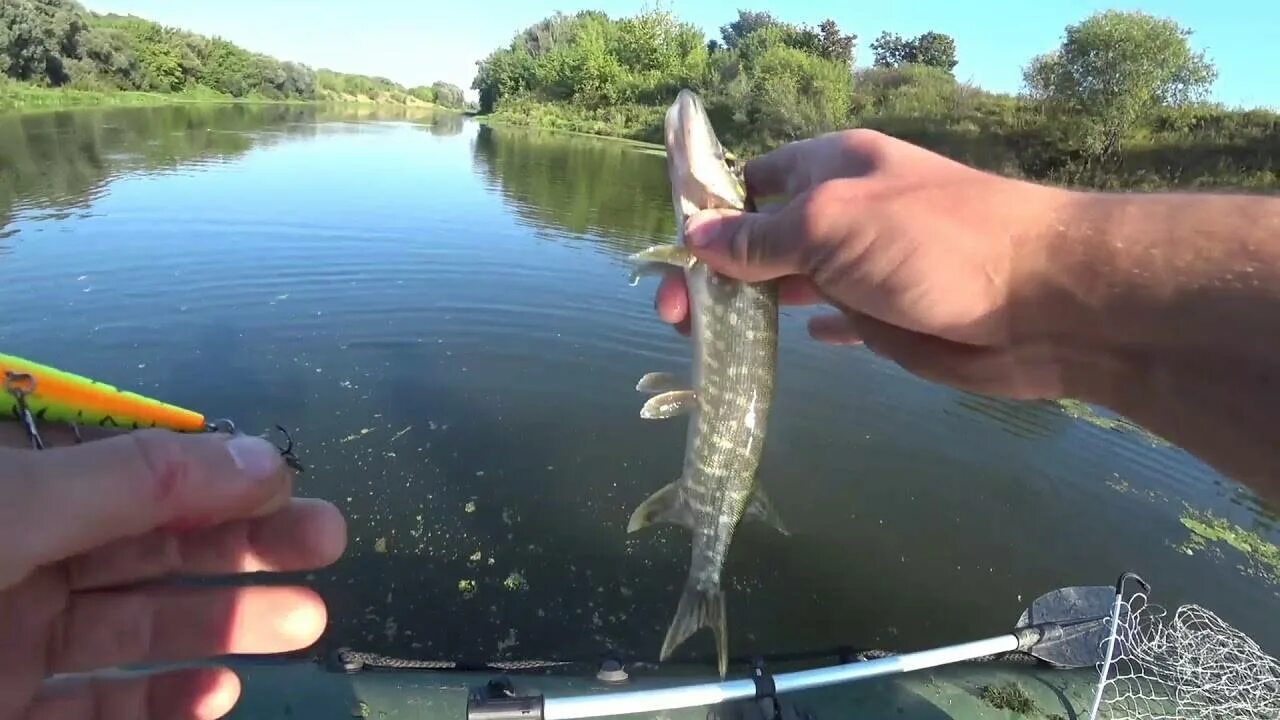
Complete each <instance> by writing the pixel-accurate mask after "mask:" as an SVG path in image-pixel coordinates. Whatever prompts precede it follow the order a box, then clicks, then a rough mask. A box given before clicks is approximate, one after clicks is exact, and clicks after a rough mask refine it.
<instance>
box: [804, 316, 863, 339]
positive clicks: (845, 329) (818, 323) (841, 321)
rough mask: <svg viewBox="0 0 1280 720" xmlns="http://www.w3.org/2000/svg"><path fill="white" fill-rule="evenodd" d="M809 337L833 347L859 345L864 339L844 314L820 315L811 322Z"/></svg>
mask: <svg viewBox="0 0 1280 720" xmlns="http://www.w3.org/2000/svg"><path fill="white" fill-rule="evenodd" d="M809 335H810V336H812V337H813V339H814V340H818V341H820V342H825V343H830V344H832V345H858V344H860V343H861V342H862V337H861V336H860V335H858V331H857V330H855V329H854V327H853V324H852V323H851V322H850V321H849V318H848V317H846V316H845V315H843V314H832V315H819V316H817V317H815V318H811V319H810V320H809Z"/></svg>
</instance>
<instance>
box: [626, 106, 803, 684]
mask: <svg viewBox="0 0 1280 720" xmlns="http://www.w3.org/2000/svg"><path fill="white" fill-rule="evenodd" d="M666 131H667V132H666V134H667V153H668V155H667V158H668V160H667V161H668V167H669V171H670V174H671V178H672V194H673V200H674V202H675V204H676V219H677V222H678V223H679V226H680V227H681V228H683V222H684V219H685V217H686V216H687V215H688V214H690V212H692V211H695V210H699V209H703V208H706V207H726V206H728V207H738V208H741V207H742V201H743V198H742V194H741V185H740V183H738V182H737V181H736V179H734V178H733V176H732V174H731V173H730V171H729V169H728V167H727V166H726V165H725V162H724V151H723V149H722V148H720V145H719V142H718V141H716V139H715V136H714V133H713V132H712V131H711V129H710V122H709V121H708V120H707V118H706V115H705V111H703V109H702V105H701V102H700V101H698V99H697V97H696V96H694V95H693V94H692V93H689V92H688V91H682V92H681V94H680V96H679V97H678V98H677V100H676V102H675V104H673V105H672V108H671V110H670V111H669V112H668V114H667V127H666ZM681 240H683V233H681ZM632 259H633V261H634V262H637V263H659V264H662V263H665V264H668V265H678V266H681V267H683V268H684V274H685V280H686V284H687V285H688V289H689V312H690V317H691V320H692V323H691V325H692V333H691V334H692V340H693V348H694V357H693V372H692V378H691V382H689V383H688V385H684V384H682V383H680V382H679V381H677V380H676V379H675V378H674V376H672V375H669V374H667V373H650V374H648V375H646V376H645V377H644V378H642V379H641V380H640V382H639V383H638V384H637V386H636V389H637V390H640V391H643V392H651V393H658V394H656V395H655V396H654V397H653V398H651V399H650V400H649V402H647V403H645V406H644V408H643V409H642V410H641V416H642V417H645V418H648V419H664V418H672V417H677V416H683V415H687V416H688V422H689V430H688V435H687V438H686V443H685V456H684V463H683V468H682V472H681V475H680V478H679V479H678V480H676V481H675V482H673V483H671V484H670V485H667V486H666V487H663V488H662V489H660V490H658V491H657V492H656V493H654V494H653V495H652V496H650V497H649V499H648V500H646V501H645V502H644V503H642V504H641V505H640V506H639V507H638V508H636V510H635V512H634V513H633V514H632V516H631V522H630V523H629V525H628V531H629V532H634V531H636V530H639V529H640V528H643V527H646V526H648V525H650V524H652V523H655V522H669V523H675V524H678V525H682V526H684V527H687V528H689V530H690V532H691V533H692V546H691V550H690V552H691V557H690V564H689V575H688V578H687V580H686V583H685V588H684V591H683V593H682V594H681V597H680V602H679V606H678V607H677V610H676V614H675V617H674V619H673V620H672V623H671V626H670V628H669V629H668V631H667V636H666V638H665V640H664V642H663V646H662V652H661V655H660V659H662V660H666V659H667V658H668V657H669V656H670V655H671V653H672V652H673V651H674V650H675V649H676V648H677V647H679V646H680V645H681V644H682V643H683V642H684V641H685V640H686V639H688V638H689V637H690V636H691V635H693V634H694V633H695V632H697V631H698V630H699V629H700V628H702V627H709V628H711V630H712V632H713V633H714V634H715V639H716V651H717V659H718V669H719V671H720V675H721V677H724V675H725V674H726V672H727V668H728V638H727V630H726V619H725V605H724V592H723V590H722V584H721V570H722V568H723V566H724V561H725V557H726V556H727V554H728V552H729V546H730V544H731V543H732V540H733V536H734V532H735V531H736V529H737V527H738V523H739V522H740V521H741V520H742V519H743V518H744V517H746V516H754V517H756V518H758V519H761V520H764V521H766V522H768V523H769V524H771V525H773V526H774V527H776V528H777V529H778V530H780V531H782V532H783V533H785V532H786V530H785V528H784V527H783V525H782V523H781V521H780V519H779V517H778V514H777V512H776V511H775V510H774V508H773V507H772V504H771V503H770V501H769V500H768V498H767V496H766V495H765V494H764V492H763V490H762V489H761V488H760V485H759V483H758V482H757V479H756V470H757V468H758V466H759V463H760V458H761V452H762V450H763V448H764V439H765V432H766V428H767V425H768V419H769V409H770V405H771V403H772V400H773V384H774V371H775V364H776V356H777V337H778V302H777V290H776V286H775V284H774V283H772V282H763V283H745V282H741V281H738V280H734V279H731V278H729V277H726V276H723V275H720V274H718V273H715V272H714V271H712V270H711V269H710V268H708V267H707V266H706V265H704V264H702V263H698V262H695V261H694V260H692V258H691V257H690V256H689V254H688V253H687V252H686V251H685V250H684V248H683V245H682V244H680V245H675V246H660V247H657V248H651V249H650V250H647V251H644V252H641V253H637V254H636V255H635V256H633V258H632ZM682 385H683V387H682Z"/></svg>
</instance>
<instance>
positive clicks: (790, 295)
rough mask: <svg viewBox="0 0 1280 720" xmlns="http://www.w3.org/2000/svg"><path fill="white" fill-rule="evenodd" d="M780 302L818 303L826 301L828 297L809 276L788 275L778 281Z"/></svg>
mask: <svg viewBox="0 0 1280 720" xmlns="http://www.w3.org/2000/svg"><path fill="white" fill-rule="evenodd" d="M778 302H780V303H782V304H783V305H816V304H818V303H822V302H826V297H824V296H823V294H822V292H821V291H819V290H818V286H817V285H814V284H813V281H812V280H810V279H809V278H808V277H806V276H804V275H787V276H785V277H783V278H781V279H780V280H779V281H778Z"/></svg>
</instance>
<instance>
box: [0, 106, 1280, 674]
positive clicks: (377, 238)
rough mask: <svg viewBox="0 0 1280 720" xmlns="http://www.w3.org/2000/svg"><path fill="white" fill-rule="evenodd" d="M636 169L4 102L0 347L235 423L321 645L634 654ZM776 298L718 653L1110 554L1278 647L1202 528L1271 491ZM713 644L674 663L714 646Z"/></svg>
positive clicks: (894, 633) (1259, 584)
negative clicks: (826, 330) (308, 599)
mask: <svg viewBox="0 0 1280 720" xmlns="http://www.w3.org/2000/svg"><path fill="white" fill-rule="evenodd" d="M672 235H673V219H672V214H671V209H670V196H669V190H668V186H667V181H666V177H665V171H664V165H663V161H662V159H661V158H660V157H657V156H654V155H653V154H652V153H650V152H648V151H646V150H644V149H642V148H637V147H634V146H631V145H628V144H624V143H618V142H610V141H601V140H594V139H587V138H583V137H575V136H566V135H556V134H551V133H540V132H532V131H518V130H508V129H489V128H485V127H482V126H480V125H478V124H476V123H475V122H473V121H470V120H463V119H462V118H460V117H457V116H450V115H440V116H433V115H429V114H426V115H415V116H399V117H396V116H380V115H373V114H366V115H365V116H359V115H357V114H346V115H342V114H329V113H327V112H324V111H317V110H315V109H306V108H252V107H221V108H219V107H195V108H163V109H122V110H108V111H84V112H62V113H56V114H43V115H31V116H21V117H15V116H7V117H0V272H3V274H4V279H5V281H4V282H3V283H0V304H2V305H3V307H4V308H5V313H4V320H3V323H2V324H0V349H3V351H5V352H10V353H14V354H17V355H21V356H25V357H29V358H31V359H33V360H37V361H42V362H46V363H50V364H53V365H55V366H58V367H61V368H65V369H67V370H71V371H74V372H79V373H83V374H87V375H90V376H93V377H96V378H98V379H101V380H104V381H108V382H112V383H115V384H118V385H120V386H124V387H127V388H130V389H135V390H137V391H140V392H143V393H147V394H151V395H154V396H157V397H160V398H164V399H167V400H170V401H172V402H176V403H179V404H183V405H186V406H189V407H192V408H196V409H199V410H200V411H202V412H204V413H205V414H207V415H208V416H210V417H229V418H233V419H234V420H235V421H236V422H237V423H238V424H239V425H240V426H241V427H243V428H245V429H249V430H251V431H254V432H258V431H264V430H265V429H266V428H268V427H270V426H271V425H274V424H275V423H281V424H284V425H286V426H288V427H290V428H294V429H295V435H296V439H297V440H298V443H299V446H298V452H299V454H300V456H301V458H302V459H303V461H304V462H305V463H306V464H307V465H308V468H309V472H308V473H307V474H305V475H303V476H302V477H301V478H300V480H299V483H298V485H299V492H300V493H303V494H307V495H313V496H318V497H323V498H326V499H329V500H331V501H333V502H335V503H336V504H337V505H338V506H339V507H340V508H342V510H343V511H344V512H345V514H346V515H347V517H348V518H349V519H350V550H349V552H348V553H347V555H346V557H345V558H344V559H343V560H341V561H340V562H339V563H338V564H337V565H335V566H333V567H331V568H327V569H325V570H323V571H320V572H317V573H315V574H312V575H309V576H307V578H306V579H308V580H309V581H310V582H312V583H313V584H314V585H315V586H316V587H317V588H318V589H319V590H320V591H321V592H322V593H323V594H324V596H325V597H326V598H327V600H328V602H329V604H330V613H331V618H332V625H331V629H330V631H329V633H328V634H327V636H326V637H325V639H324V640H323V642H322V644H323V645H324V646H325V647H334V646H338V645H347V646H351V647H355V648H357V649H362V650H369V651H374V652H384V653H393V654H401V655H410V656H414V657H428V658H453V659H469V660H485V659H491V658H496V657H518V658H530V657H565V658H570V657H572V658H577V657H595V656H597V655H599V654H600V653H602V652H605V651H608V650H613V651H617V652H620V653H622V654H624V655H626V656H628V657H635V658H640V659H647V660H652V659H656V655H657V651H658V648H659V646H660V644H661V640H662V636H663V634H664V633H665V631H666V627H667V624H668V623H669V621H670V618H671V614H672V612H673V611H674V608H675V602H676V598H677V593H678V590H679V588H680V586H681V585H682V583H683V579H684V574H685V571H686V568H687V564H688V547H689V543H688V535H687V533H686V532H685V531H684V530H682V529H679V528H673V527H657V528H653V529H650V530H646V531H644V532H642V533H637V534H635V535H633V536H628V535H627V533H626V523H627V519H628V516H629V514H630V513H631V510H632V509H633V508H634V507H635V506H636V505H637V504H638V503H639V502H641V501H642V500H643V499H644V498H645V497H647V496H648V495H649V494H650V493H651V492H653V491H654V490H655V489H657V488H658V487H660V486H661V485H663V484H665V483H667V482H670V481H671V480H673V479H674V478H675V477H676V475H677V473H678V472H679V467H680V461H681V453H682V443H683V439H684V423H683V422H681V421H672V422H667V423H653V422H646V421H643V420H641V419H640V417H639V414H638V413H639V409H640V405H641V403H642V401H643V399H644V398H643V396H641V395H640V394H638V393H636V392H635V391H634V385H635V381H636V380H637V379H638V378H639V377H640V376H641V375H642V374H643V373H645V372H648V371H653V370H668V371H676V372H679V371H681V370H683V369H685V368H686V367H687V366H688V356H689V346H688V345H687V343H686V341H685V340H684V339H682V338H680V337H679V336H678V335H676V334H675V333H674V332H672V331H671V330H670V329H669V328H668V327H666V326H665V325H663V324H662V323H661V322H660V321H659V320H658V319H657V318H656V316H655V315H654V312H653V308H652V299H653V285H652V284H642V285H641V286H640V287H635V288H633V287H629V286H628V284H627V273H628V268H627V266H626V265H625V264H624V262H623V257H624V255H625V254H626V253H628V252H632V251H634V250H637V249H640V248H643V247H645V246H647V245H649V244H652V243H655V242H665V241H668V240H670V239H671V238H672ZM803 321H804V316H803V313H802V312H788V314H787V316H786V317H785V318H784V322H783V335H784V337H783V341H782V350H781V357H780V359H779V362H780V370H779V372H780V377H779V380H778V392H779V399H778V401H777V404H776V406H775V408H774V411H773V420H772V426H771V431H770V434H769V438H768V441H767V446H766V450H765V460H764V467H763V469H762V477H763V481H764V482H765V483H766V484H767V485H768V487H769V488H770V491H771V494H772V496H773V498H774V500H775V502H776V504H777V505H778V506H779V509H780V511H781V512H782V514H783V516H784V518H785V519H786V520H787V522H788V524H789V525H790V526H791V527H792V528H793V530H794V535H793V536H791V537H787V538H784V537H781V536H779V535H777V534H775V533H773V532H772V531H771V530H768V529H766V528H763V527H760V526H757V525H754V524H750V523H748V524H746V525H745V526H744V527H743V528H742V530H741V531H740V535H739V537H738V539H737V541H736V542H735V544H734V546H733V549H732V551H731V554H730V557H729V562H728V566H727V569H726V573H727V578H728V580H727V584H728V587H729V593H728V603H729V630H730V634H731V649H732V651H733V652H734V653H735V654H744V653H754V652H761V653H774V652H779V653H780V652H791V651H803V650H819V649H823V650H824V649H828V648H831V647H834V646H836V645H841V644H847V645H852V646H857V647H869V646H870V647H888V648H894V649H905V648H919V647H925V646H929V645H935V644H941V643H947V642H953V641H960V640H966V639H973V638H977V637H985V636H987V635H990V634H996V633H999V632H1003V631H1005V630H1006V629H1008V628H1009V627H1010V626H1011V625H1012V623H1013V622H1014V621H1015V620H1016V618H1017V616H1018V614H1019V613H1020V612H1021V609H1022V607H1023V606H1024V603H1025V602H1029V601H1030V600H1031V599H1032V598H1034V597H1035V596H1037V595H1039V594H1040V593H1043V592H1045V591H1048V590H1050V589H1052V588H1055V587H1059V586H1065V585H1072V584H1107V583H1110V582H1112V581H1113V580H1114V578H1115V577H1116V576H1117V575H1118V574H1119V573H1120V572H1121V571H1123V570H1127V569H1132V570H1136V571H1138V572H1140V573H1141V574H1142V575H1144V576H1145V577H1146V578H1147V579H1148V580H1150V581H1151V583H1152V584H1153V585H1154V586H1155V588H1156V597H1157V599H1158V600H1160V601H1162V602H1164V603H1165V604H1168V605H1173V604H1177V603H1182V602H1199V603H1202V604H1205V605H1207V606H1209V607H1210V608H1213V609H1214V610H1216V611H1218V612H1219V613H1220V614H1222V615H1223V616H1224V617H1225V618H1226V619H1228V620H1229V621H1230V622H1232V623H1234V624H1236V625H1237V626H1238V627H1240V628H1241V629H1243V630H1245V631H1246V632H1248V633H1250V634H1251V635H1252V636H1253V637H1254V638H1255V639H1256V640H1258V641H1259V642H1260V643H1262V644H1263V646H1264V647H1267V648H1269V649H1270V650H1271V651H1272V652H1276V651H1277V648H1280V626H1277V624H1276V623H1275V622H1274V618H1275V615H1276V610H1277V607H1280V596H1278V593H1280V584H1278V583H1280V577H1278V576H1280V568H1275V567H1272V566H1269V565H1267V564H1266V563H1265V562H1262V561H1259V560H1257V559H1256V558H1251V557H1250V556H1248V555H1245V554H1242V553H1241V552H1239V551H1237V550H1236V549H1233V548H1232V547H1230V546H1229V545H1228V544H1226V543H1222V542H1212V541H1211V542H1207V543H1203V544H1201V545H1200V546H1199V547H1195V548H1192V549H1188V548H1187V547H1186V543H1187V541H1188V540H1189V539H1190V538H1191V537H1192V536H1191V533H1190V532H1189V531H1188V528H1187V527H1186V526H1185V525H1184V524H1183V522H1182V519H1183V518H1184V517H1186V516H1187V515H1188V513H1190V512H1191V511H1192V510H1195V511H1208V512H1212V513H1213V514H1214V515H1215V516H1218V517H1222V518H1225V519H1227V520H1228V521H1230V522H1231V523H1233V524H1234V525H1236V526H1238V528H1240V530H1241V531H1247V532H1252V533H1256V534H1257V535H1258V536H1259V537H1260V538H1261V539H1265V540H1266V541H1268V542H1271V543H1275V542H1277V540H1280V532H1278V531H1277V529H1276V526H1275V524H1274V520H1275V516H1274V515H1270V514H1268V513H1267V511H1266V510H1265V509H1263V508H1262V507H1260V505H1259V503H1258V502H1257V501H1256V500H1255V499H1253V497H1252V496H1251V495H1249V494H1248V493H1246V492H1243V491H1241V490H1240V489H1239V488H1238V487H1237V486H1235V485H1234V484H1232V483H1230V482H1227V481H1224V480H1223V479H1222V478H1221V477H1219V476H1218V475H1216V474H1215V473H1213V472H1212V471H1210V470H1209V469H1207V468H1206V467H1205V466H1204V465H1202V464H1200V463H1198V462H1196V461H1195V460H1194V459H1192V458H1190V457H1189V456H1188V455H1186V454H1184V453H1182V452H1180V451H1179V450H1177V449H1174V448H1170V447H1166V446H1161V445H1158V444H1153V443H1152V442H1150V441H1148V440H1147V439H1145V438H1144V437H1143V436H1142V435H1140V434H1138V433H1134V432H1127V431H1117V430H1114V429H1106V428H1103V427H1100V426H1099V425H1098V424H1096V423H1090V422H1086V421H1082V420H1079V419H1075V418H1073V417H1072V416H1070V415H1069V414H1067V413H1065V412H1063V411H1062V409H1061V408H1059V407H1057V406H1055V405H1049V404H1039V403H1036V404H1020V403H1006V402H997V401H993V400H990V399H985V398H981V397H975V396H971V395H966V394H963V393H957V392H953V391H950V390H947V389H944V388H940V387H937V386H934V385H931V384H927V383H925V382H921V381H919V380H916V379H914V378H912V377H910V376H908V375H906V374H904V373H903V372H902V371H900V370H899V369H897V368H896V367H895V366H893V365H891V364H889V363H886V362H884V361H881V360H879V359H877V358H875V357H874V356H872V355H870V354H869V353H867V352H866V351H864V350H861V349H858V350H850V349H847V348H830V347H822V346H819V345H817V344H815V343H812V342H810V341H808V339H807V336H806V334H805V330H804V322H803ZM711 651H712V645H711V642H710V640H709V634H703V635H700V636H699V637H698V638H696V639H694V640H692V641H690V642H689V643H688V644H687V645H686V646H685V647H684V649H683V650H682V653H683V655H682V657H686V658H688V657H695V656H698V657H709V655H710V653H711Z"/></svg>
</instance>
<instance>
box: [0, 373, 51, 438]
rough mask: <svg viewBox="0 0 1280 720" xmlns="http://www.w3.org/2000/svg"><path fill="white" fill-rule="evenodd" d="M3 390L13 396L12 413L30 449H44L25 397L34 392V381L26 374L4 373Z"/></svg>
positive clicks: (33, 378) (32, 377)
mask: <svg viewBox="0 0 1280 720" xmlns="http://www.w3.org/2000/svg"><path fill="white" fill-rule="evenodd" d="M4 389H5V392H8V393H9V394H10V395H12V396H13V402H14V411H15V412H16V413H17V415H18V420H19V422H21V423H22V428H23V430H25V431H26V432H27V440H28V441H30V442H31V447H32V448H33V449H35V450H43V449H44V438H42V437H40V431H39V430H38V429H37V428H36V419H35V417H33V416H32V414H31V409H30V408H28V407H27V396H28V395H30V394H32V393H34V392H35V391H36V379H35V377H34V376H32V375H30V374H28V373H20V372H13V371H12V370H9V371H6V372H5V374H4Z"/></svg>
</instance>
